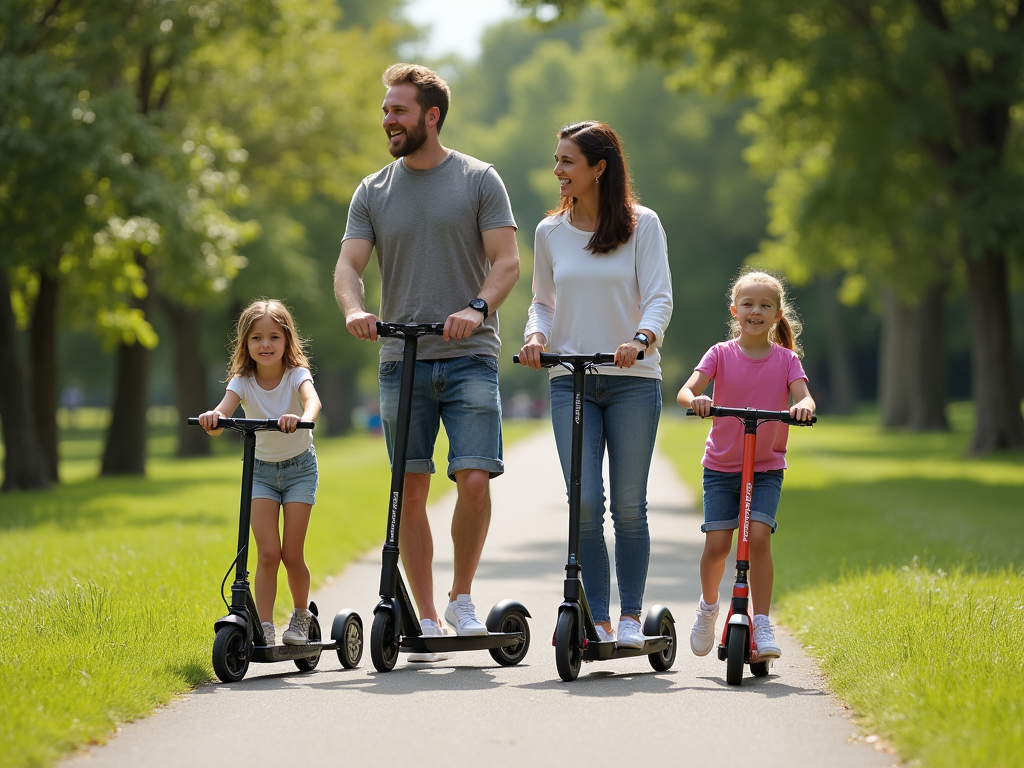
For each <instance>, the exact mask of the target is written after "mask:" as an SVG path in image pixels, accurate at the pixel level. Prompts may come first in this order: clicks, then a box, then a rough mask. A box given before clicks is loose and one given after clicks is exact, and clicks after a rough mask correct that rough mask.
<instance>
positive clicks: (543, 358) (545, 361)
mask: <svg viewBox="0 0 1024 768" xmlns="http://www.w3.org/2000/svg"><path fill="white" fill-rule="evenodd" d="M636 359H637V360H643V359H644V353H643V352H642V351H641V352H637V354H636ZM512 362H513V363H516V364H521V363H519V355H513V356H512ZM614 362H615V353H614V352H595V353H594V354H592V355H563V354H559V353H558V352H541V353H540V365H541V368H551V367H552V366H555V365H561V364H562V363H570V364H572V365H578V364H580V363H594V364H600V363H614Z"/></svg>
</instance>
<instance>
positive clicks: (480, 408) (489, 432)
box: [378, 355, 505, 480]
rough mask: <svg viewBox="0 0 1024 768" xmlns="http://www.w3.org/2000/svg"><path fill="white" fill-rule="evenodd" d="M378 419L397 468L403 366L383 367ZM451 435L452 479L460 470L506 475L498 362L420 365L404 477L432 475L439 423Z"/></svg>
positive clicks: (468, 359)
mask: <svg viewBox="0 0 1024 768" xmlns="http://www.w3.org/2000/svg"><path fill="white" fill-rule="evenodd" d="M378 380H379V382H380V415H381V419H382V421H383V422H384V439H385V441H386V442H387V446H388V459H389V460H390V461H391V462H392V463H393V462H394V455H395V454H394V451H395V440H396V432H397V430H398V399H399V394H400V390H401V385H402V361H401V360H389V361H385V362H383V363H381V364H380V369H379V373H378ZM442 422H444V431H445V433H446V434H447V435H448V477H449V478H451V479H452V480H454V479H455V473H456V472H458V471H459V470H462V469H483V470H486V471H487V472H488V473H489V474H490V476H491V477H497V476H498V475H500V474H502V473H503V472H504V471H505V464H504V462H503V460H502V450H501V400H500V399H499V397H498V359H497V358H496V357H492V356H490V355H465V356H463V357H448V358H443V359H440V360H417V361H416V377H415V379H414V381H413V392H412V414H411V416H410V423H409V442H408V447H407V451H406V456H405V459H406V460H405V471H406V472H412V473H417V474H433V473H434V472H435V471H436V468H435V466H434V461H433V456H434V442H435V441H436V440H437V433H438V430H439V429H440V425H441V423H442Z"/></svg>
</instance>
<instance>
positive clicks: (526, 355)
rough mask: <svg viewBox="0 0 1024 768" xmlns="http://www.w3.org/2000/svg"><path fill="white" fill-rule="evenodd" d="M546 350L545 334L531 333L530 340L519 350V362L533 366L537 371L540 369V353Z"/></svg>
mask: <svg viewBox="0 0 1024 768" xmlns="http://www.w3.org/2000/svg"><path fill="white" fill-rule="evenodd" d="M544 350H545V345H544V336H543V334H540V333H534V334H531V335H530V338H529V340H528V341H527V342H526V343H525V344H523V348H522V349H520V350H519V362H520V363H521V364H522V365H525V366H528V367H529V368H533V370H535V371H539V370H540V353H541V352H543V351H544Z"/></svg>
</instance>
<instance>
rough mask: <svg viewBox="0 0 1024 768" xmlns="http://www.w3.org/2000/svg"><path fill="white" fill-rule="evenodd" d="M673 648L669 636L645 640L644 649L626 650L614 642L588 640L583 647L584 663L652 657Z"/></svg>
mask: <svg viewBox="0 0 1024 768" xmlns="http://www.w3.org/2000/svg"><path fill="white" fill-rule="evenodd" d="M671 646H672V638H671V637H669V636H668V635H660V636H658V637H650V638H648V639H646V640H644V644H643V647H642V648H625V647H622V646H620V645H619V644H618V643H616V642H615V641H614V640H609V641H607V642H603V643H602V642H595V641H593V640H587V641H586V643H585V644H584V646H583V660H584V661H607V660H608V659H625V658H629V657H630V656H650V655H651V654H652V653H661V652H662V651H665V650H668V649H669V648H670V647H671Z"/></svg>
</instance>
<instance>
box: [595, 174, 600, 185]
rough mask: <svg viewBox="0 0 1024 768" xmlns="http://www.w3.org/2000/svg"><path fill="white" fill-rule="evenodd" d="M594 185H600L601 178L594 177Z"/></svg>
mask: <svg viewBox="0 0 1024 768" xmlns="http://www.w3.org/2000/svg"><path fill="white" fill-rule="evenodd" d="M594 183H595V184H600V183H601V177H600V176H595V177H594Z"/></svg>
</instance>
